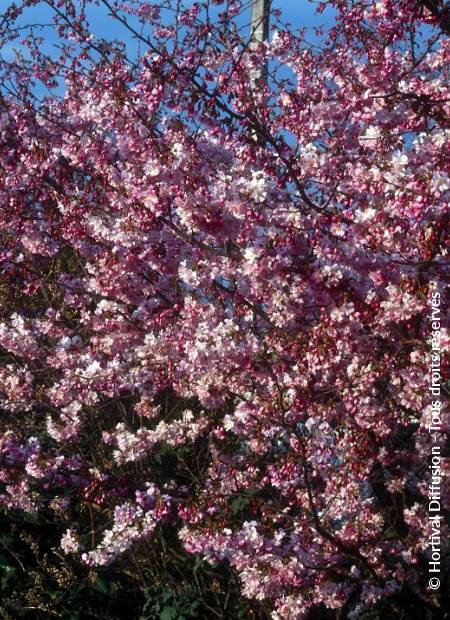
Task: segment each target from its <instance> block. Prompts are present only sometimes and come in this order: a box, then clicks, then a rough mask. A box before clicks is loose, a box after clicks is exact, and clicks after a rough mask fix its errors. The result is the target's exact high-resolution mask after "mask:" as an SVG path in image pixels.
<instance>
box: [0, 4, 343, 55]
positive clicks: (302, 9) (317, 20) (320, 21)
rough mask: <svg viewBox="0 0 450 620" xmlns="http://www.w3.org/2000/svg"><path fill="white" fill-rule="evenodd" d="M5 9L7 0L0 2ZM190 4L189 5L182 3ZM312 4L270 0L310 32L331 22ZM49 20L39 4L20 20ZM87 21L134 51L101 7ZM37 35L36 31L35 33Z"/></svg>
mask: <svg viewBox="0 0 450 620" xmlns="http://www.w3.org/2000/svg"><path fill="white" fill-rule="evenodd" d="M0 1H1V2H4V3H5V5H6V4H7V3H8V4H9V0H0ZM186 4H191V2H189V1H188V2H186ZM316 7H317V4H316V2H309V1H308V0H274V1H273V8H279V9H281V10H282V12H283V21H284V22H289V23H290V24H291V25H292V27H293V28H294V29H296V28H300V27H306V28H312V27H313V26H318V25H325V24H328V25H329V24H330V23H331V21H332V13H331V11H328V12H327V11H326V12H325V14H322V15H318V14H317V13H316ZM0 14H1V13H0ZM51 18H52V10H51V9H49V7H48V6H46V5H45V4H44V3H42V4H41V3H39V4H38V5H37V6H35V7H31V8H29V9H27V10H26V12H25V15H24V17H23V18H22V19H21V21H22V23H27V24H39V23H47V24H48V23H50V22H51ZM89 18H90V20H91V26H92V27H93V29H94V31H95V34H96V35H98V36H100V37H104V38H107V39H111V38H115V37H118V38H119V39H121V40H123V41H124V42H125V43H126V44H127V47H128V49H129V51H136V48H137V43H136V42H135V41H134V40H133V39H132V37H131V36H130V35H129V34H127V33H126V32H125V31H124V29H123V27H121V26H120V25H119V24H117V23H114V22H113V21H112V20H111V19H110V18H109V17H108V16H107V13H106V10H105V9H103V8H101V7H91V10H90V14H89ZM249 19H250V15H249V12H247V13H246V14H245V15H242V16H239V18H238V21H239V22H240V23H241V24H242V25H244V24H247V23H248V22H249ZM36 32H38V29H37V30H36ZM311 37H312V38H311V40H313V34H312V33H311ZM55 42H56V36H55V35H52V34H51V31H50V30H49V29H46V30H45V43H46V46H47V45H48V46H49V45H51V44H52V43H55ZM8 47H9V49H8V50H5V49H4V50H3V53H5V52H6V53H7V54H9V53H10V52H11V51H12V47H18V46H17V44H15V45H14V46H13V45H11V46H8Z"/></svg>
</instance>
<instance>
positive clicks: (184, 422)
mask: <svg viewBox="0 0 450 620" xmlns="http://www.w3.org/2000/svg"><path fill="white" fill-rule="evenodd" d="M41 4H44V5H45V6H46V7H47V9H46V10H47V11H48V13H49V16H50V18H49V19H50V22H51V23H50V24H49V25H47V26H45V27H44V26H43V25H41V24H36V23H32V22H33V17H32V15H33V10H34V9H35V5H41ZM328 4H330V5H331V7H332V10H333V12H334V13H333V14H334V20H333V25H332V26H331V27H330V28H328V29H323V30H320V29H319V30H318V31H317V32H316V38H315V39H314V41H315V42H314V43H312V42H311V41H310V40H309V38H308V37H309V35H308V33H307V32H305V31H300V32H294V31H293V30H292V29H291V28H289V27H288V26H285V25H284V24H283V21H282V15H281V14H280V13H278V12H277V11H274V12H273V15H272V24H273V26H272V34H271V40H270V42H266V43H263V44H260V45H256V46H255V45H252V46H250V45H249V33H248V28H243V27H241V26H240V24H241V23H242V19H241V21H240V18H239V15H241V14H242V12H243V11H244V9H245V6H244V3H241V2H239V1H238V0H229V1H227V2H224V1H222V0H214V1H212V0H211V1H210V2H194V3H186V6H184V7H183V6H182V5H181V3H180V2H173V3H172V2H160V3H157V2H152V3H150V2H145V1H143V0H129V1H127V2H124V1H122V0H114V2H113V1H112V0H111V1H110V0H96V1H95V2H94V1H92V2H91V1H90V0H89V1H88V0H78V1H73V0H59V1H56V0H46V1H45V2H42V3H41V2H40V1H39V0H22V1H21V2H19V3H16V4H14V5H11V6H10V7H9V8H8V9H7V10H6V11H5V12H4V15H3V18H2V21H1V26H0V28H1V30H0V37H1V44H2V46H3V49H4V52H3V53H2V56H1V64H0V68H1V73H2V80H3V87H2V89H1V96H0V97H1V98H0V192H1V211H2V217H1V221H0V269H1V274H2V281H1V289H0V291H1V292H0V377H1V383H0V397H1V405H0V406H1V415H0V428H1V430H2V438H1V439H0V445H1V450H0V472H1V474H0V475H1V479H0V480H1V482H0V502H1V503H2V504H3V505H4V506H5V507H7V508H8V509H20V510H23V511H28V512H34V511H37V512H39V511H49V510H54V511H59V513H58V514H61V515H66V516H62V517H61V519H60V527H61V547H62V549H63V550H64V552H65V553H67V554H76V555H77V556H78V557H79V558H80V561H82V562H85V563H88V564H90V565H106V564H110V563H111V562H113V561H115V559H116V558H117V557H118V556H120V555H122V554H124V553H127V552H128V551H129V550H130V549H131V548H133V547H135V546H136V545H139V544H140V542H141V541H143V540H145V539H147V538H148V537H151V536H152V535H153V532H154V531H155V528H158V527H160V525H161V524H163V523H166V524H167V523H168V524H172V526H173V527H174V528H176V529H177V531H178V536H179V539H180V540H181V541H182V543H183V545H184V547H185V548H186V550H187V551H188V552H191V553H193V554H199V555H200V556H202V557H203V558H205V559H206V560H207V561H209V562H211V563H216V562H220V561H226V562H227V563H229V565H230V566H231V567H232V568H233V569H234V570H235V571H236V573H237V574H238V576H239V578H240V582H241V585H242V593H243V595H244V596H245V597H248V598H254V599H257V600H266V601H269V602H270V605H271V608H272V610H273V612H272V617H273V618H274V619H275V620H277V619H278V620H282V619H283V620H289V619H291V620H292V619H297V618H302V617H304V616H305V615H307V614H308V613H314V612H315V611H317V610H318V609H319V608H320V607H325V608H328V609H332V610H342V613H343V614H344V615H345V617H349V618H351V617H355V618H356V617H358V615H360V614H361V613H362V612H363V611H364V610H366V609H368V608H370V607H372V606H373V605H375V604H377V602H378V601H385V600H390V601H391V602H392V605H393V606H394V609H397V610H400V611H399V613H407V614H410V616H408V617H418V616H414V613H420V614H422V615H421V616H420V617H425V614H426V613H428V614H431V615H432V617H434V616H436V617H438V614H439V610H438V607H439V603H440V600H439V595H438V593H437V592H433V591H432V590H431V589H430V588H429V587H428V586H427V584H428V578H427V567H428V560H429V553H430V549H429V543H428V541H429V538H430V536H431V524H430V521H429V518H428V513H427V502H428V499H427V498H428V495H427V494H428V485H429V482H430V476H431V473H432V472H431V470H430V469H429V467H428V464H429V463H428V459H429V455H430V454H431V445H432V443H433V440H432V437H431V436H430V434H429V432H428V430H427V426H429V425H430V419H431V418H430V416H431V401H432V397H431V396H430V391H429V389H428V387H429V383H428V374H429V368H430V350H431V344H430V341H429V335H430V321H429V314H430V311H429V308H430V299H431V298H432V296H435V297H436V296H437V297H438V298H439V299H440V301H441V308H442V309H444V308H445V293H446V290H445V287H444V284H445V277H446V260H448V246H447V245H446V242H447V241H448V240H447V238H446V233H447V228H446V227H447V223H448V205H449V197H450V191H449V190H450V176H449V175H450V166H449V159H448V150H449V146H450V126H449V123H448V114H449V107H450V106H449V103H450V96H449V92H450V91H449V67H450V63H449V60H450V41H449V39H448V37H447V36H446V33H447V32H448V20H447V21H446V19H447V18H446V15H447V13H446V7H445V6H444V5H440V4H439V3H427V2H425V3H420V2H416V1H415V0H397V1H396V2H393V1H392V0H381V1H377V2H374V1H372V0H367V1H362V0H333V2H331V3H322V4H319V6H318V9H319V12H321V11H323V10H324V9H326V8H330V7H329V6H328ZM29 13H30V17H28V15H29ZM96 15H97V18H98V15H101V16H102V19H105V16H106V15H108V16H109V19H110V20H111V23H114V24H115V26H117V27H119V26H120V27H121V28H122V29H123V33H124V36H125V35H127V36H128V37H129V36H132V37H133V40H135V41H136V42H137V43H138V44H139V47H138V51H137V52H133V53H132V52H130V49H129V46H127V45H125V44H123V43H121V42H120V41H118V40H110V41H107V40H105V39H104V38H102V37H101V36H100V35H99V34H96V21H95V20H96ZM244 15H245V13H244ZM48 32H51V33H52V35H51V36H52V37H54V40H55V41H57V43H55V45H54V47H51V49H50V44H49V38H48V34H47V33H48ZM19 42H20V43H21V48H20V50H19V51H17V52H16V53H13V52H12V51H11V50H12V49H13V48H14V46H16V45H18V43H19ZM263 63H267V66H268V72H267V79H263V78H261V79H259V78H258V79H256V80H255V79H254V76H255V72H257V71H258V68H260V67H261V65H262V64H263ZM447 273H448V272H447ZM440 320H441V331H440V333H441V342H440V346H441V351H442V373H443V375H444V373H445V370H446V357H445V355H446V352H448V344H449V336H448V331H446V329H445V328H446V325H447V324H446V319H445V316H444V313H443V312H442V315H441V317H440ZM442 419H443V427H442V434H441V437H442V441H443V440H444V437H445V430H446V429H447V428H448V427H447V426H446V422H445V418H444V416H443V418H442ZM444 474H445V467H444V464H442V503H443V504H445V502H446V501H447V502H448V486H446V484H445V476H444ZM447 506H448V503H447ZM88 509H89V510H90V511H91V515H92V514H95V523H94V526H93V531H91V532H89V531H85V530H83V529H82V528H80V526H79V525H78V523H77V521H76V517H74V515H80V514H82V513H83V512H84V511H86V510H88ZM70 515H72V517H70ZM446 539H448V528H447V525H445V524H444V522H442V530H441V540H442V542H443V548H442V553H443V555H442V561H441V562H442V571H443V574H444V576H445V574H446V573H445V570H446V568H447V569H448V565H446V563H445V553H446V551H447V549H446V548H445V540H446ZM443 583H444V582H443ZM411 610H412V611H411ZM418 610H419V611H418ZM399 617H400V616H399ZM402 617H403V616H402Z"/></svg>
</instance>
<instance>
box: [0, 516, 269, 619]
mask: <svg viewBox="0 0 450 620" xmlns="http://www.w3.org/2000/svg"><path fill="white" fill-rule="evenodd" d="M62 531H63V528H62V527H61V525H60V524H59V523H58V519H57V517H56V516H54V517H53V520H52V519H51V515H47V517H46V519H44V518H39V519H38V518H36V517H25V516H23V515H21V514H18V513H7V512H5V511H0V618H1V620H21V619H26V620H33V619H36V620H48V619H50V618H60V619H62V620H85V619H90V618H97V619H101V620H123V619H124V618H126V619H127V620H201V619H203V618H204V619H208V620H209V619H210V618H222V619H223V620H247V619H248V620H251V619H255V620H267V619H268V618H269V614H268V612H267V610H265V609H263V607H261V606H255V605H254V604H252V603H250V602H248V601H246V600H245V599H243V598H242V597H241V596H240V594H239V583H238V581H237V580H236V578H235V577H234V575H233V574H232V573H231V571H230V570H229V568H228V567H227V566H226V565H220V566H219V565H217V566H211V565H209V564H207V563H206V562H204V561H203V560H201V558H196V557H193V556H191V555H189V554H187V553H185V552H184V551H183V549H182V547H181V545H180V543H179V541H178V538H177V537H176V534H175V531H174V530H173V529H171V528H162V529H161V530H160V531H158V532H157V534H156V536H155V538H154V539H153V540H151V541H148V543H147V544H145V545H142V546H141V547H139V548H138V549H137V550H136V551H135V553H133V554H130V555H128V556H124V558H123V560H121V561H120V562H117V563H115V564H114V565H112V566H110V567H105V568H101V569H98V568H96V569H95V570H94V569H91V568H87V567H85V566H83V565H81V564H80V563H79V562H78V561H76V560H74V559H72V558H70V557H67V556H65V555H64V554H63V553H62V552H61V550H60V549H59V546H58V545H59V540H60V536H61V533H62Z"/></svg>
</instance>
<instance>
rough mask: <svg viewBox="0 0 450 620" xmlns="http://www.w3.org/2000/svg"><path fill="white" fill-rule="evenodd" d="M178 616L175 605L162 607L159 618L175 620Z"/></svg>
mask: <svg viewBox="0 0 450 620" xmlns="http://www.w3.org/2000/svg"><path fill="white" fill-rule="evenodd" d="M177 617H178V612H177V610H176V608H175V607H164V609H163V610H162V612H161V615H160V619H161V620H175V618H177Z"/></svg>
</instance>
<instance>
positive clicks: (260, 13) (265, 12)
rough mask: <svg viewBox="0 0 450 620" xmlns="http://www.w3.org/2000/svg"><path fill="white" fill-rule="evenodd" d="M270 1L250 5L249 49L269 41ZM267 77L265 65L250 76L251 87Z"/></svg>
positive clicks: (260, 0) (265, 0) (255, 1)
mask: <svg viewBox="0 0 450 620" xmlns="http://www.w3.org/2000/svg"><path fill="white" fill-rule="evenodd" d="M270 3H271V0H253V3H252V40H251V44H250V45H251V47H252V48H253V49H255V48H256V47H258V45H259V44H260V43H263V42H264V41H267V40H268V39H269V12H270ZM266 76H267V63H264V64H263V66H262V67H261V68H260V69H258V70H256V71H255V72H254V74H253V75H252V86H253V87H254V86H256V84H257V82H258V81H259V80H260V79H261V78H266Z"/></svg>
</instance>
